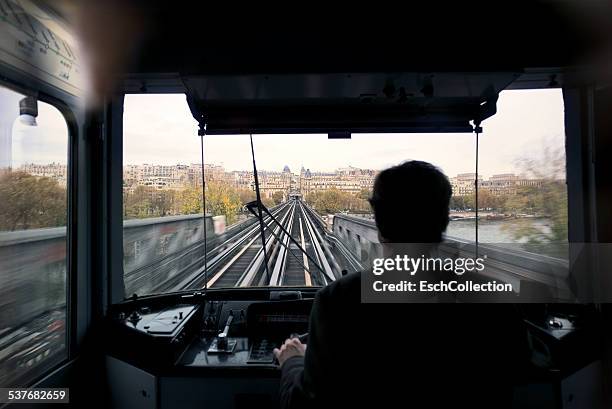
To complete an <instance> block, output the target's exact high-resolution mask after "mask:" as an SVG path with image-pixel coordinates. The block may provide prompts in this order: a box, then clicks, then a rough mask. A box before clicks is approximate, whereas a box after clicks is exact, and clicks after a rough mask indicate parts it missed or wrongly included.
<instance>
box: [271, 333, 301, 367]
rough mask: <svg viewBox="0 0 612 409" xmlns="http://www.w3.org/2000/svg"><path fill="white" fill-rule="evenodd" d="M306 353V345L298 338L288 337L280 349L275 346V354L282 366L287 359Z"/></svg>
mask: <svg viewBox="0 0 612 409" xmlns="http://www.w3.org/2000/svg"><path fill="white" fill-rule="evenodd" d="M305 353H306V345H305V344H302V343H301V342H300V340H299V339H297V338H290V339H286V340H285V343H284V344H283V345H282V346H281V347H280V349H278V348H274V356H275V357H276V359H278V363H279V364H280V366H283V364H284V363H285V361H286V360H287V359H289V358H291V357H294V356H304V354H305Z"/></svg>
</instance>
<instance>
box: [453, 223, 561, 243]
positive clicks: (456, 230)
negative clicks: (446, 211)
mask: <svg viewBox="0 0 612 409" xmlns="http://www.w3.org/2000/svg"><path fill="white" fill-rule="evenodd" d="M519 223H530V224H531V225H532V226H533V227H535V228H537V229H538V230H540V231H541V232H543V233H549V232H550V220H548V219H543V218H542V219H518V220H517V219H508V220H483V219H481V220H479V221H478V241H479V242H481V243H522V242H526V241H527V240H526V239H525V238H523V239H517V238H516V237H515V236H514V235H513V230H514V229H515V228H516V226H517V225H518V224H519ZM474 225H475V223H474V220H451V222H450V223H449V224H448V228H447V229H446V235H447V236H449V237H457V238H460V239H465V240H474V239H475V229H474Z"/></svg>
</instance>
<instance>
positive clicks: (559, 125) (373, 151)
mask: <svg viewBox="0 0 612 409" xmlns="http://www.w3.org/2000/svg"><path fill="white" fill-rule="evenodd" d="M483 128H484V133H483V134H482V135H481V138H480V170H481V173H482V174H484V175H485V176H490V175H491V174H496V173H506V172H518V170H517V167H516V160H517V159H520V158H524V157H535V158H538V157H539V155H540V154H541V151H542V149H543V147H544V146H545V145H548V146H550V145H554V146H559V147H562V146H563V145H564V125H563V99H562V95H561V90H559V89H551V90H528V91H504V92H502V93H501V95H500V98H499V101H498V112H497V114H496V115H495V116H493V117H492V118H490V119H488V120H486V121H484V122H483ZM124 134H125V138H124V163H129V164H140V163H160V164H162V163H163V164H175V163H199V162H200V145H199V138H198V137H197V136H196V135H197V125H196V122H195V120H194V119H193V118H192V116H191V114H190V112H189V108H188V107H187V103H186V102H185V96H184V95H176V94H175V95H127V96H126V101H125V112H124ZM253 138H254V144H255V155H256V159H257V167H258V169H265V170H278V171H280V170H282V168H283V166H284V165H288V166H289V167H290V168H291V170H292V171H294V172H298V171H299V169H300V167H301V166H304V167H305V168H310V169H311V170H317V171H330V170H334V169H336V168H339V167H345V166H349V165H350V166H355V167H360V168H370V169H382V168H385V167H387V166H390V165H394V164H397V163H400V162H402V161H405V160H408V159H419V160H426V161H429V162H432V163H434V164H435V165H437V166H439V167H441V168H442V169H443V170H444V171H445V173H446V174H448V175H449V176H454V175H456V174H457V173H463V172H471V171H473V169H474V157H475V155H474V149H475V147H474V135H473V134H355V135H353V136H352V138H351V139H350V140H328V139H327V135H254V136H253ZM205 161H206V163H215V164H222V165H223V166H224V167H225V168H226V170H242V169H244V170H248V169H250V168H251V156H250V145H249V137H248V135H224V136H215V135H208V136H206V137H205Z"/></svg>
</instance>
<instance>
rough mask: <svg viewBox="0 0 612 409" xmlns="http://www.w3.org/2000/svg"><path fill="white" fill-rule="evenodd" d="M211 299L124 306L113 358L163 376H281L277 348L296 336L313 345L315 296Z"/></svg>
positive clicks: (112, 319)
mask: <svg viewBox="0 0 612 409" xmlns="http://www.w3.org/2000/svg"><path fill="white" fill-rule="evenodd" d="M210 294H211V292H209V293H208V295H207V296H206V299H205V298H204V296H198V295H193V296H182V297H180V299H168V300H166V301H167V302H163V300H161V299H157V300H154V301H151V302H146V301H145V300H142V301H139V302H132V303H126V304H124V305H122V306H120V307H119V308H117V309H116V310H115V311H112V312H111V314H110V316H109V325H110V332H111V333H112V334H113V335H112V336H111V337H109V338H110V343H109V348H108V354H109V355H110V356H113V357H116V358H118V359H122V360H125V361H129V362H132V363H133V364H135V365H137V366H139V367H141V368H144V369H147V370H151V371H153V372H159V373H181V372H182V371H183V370H184V371H185V372H187V371H192V370H194V369H197V368H206V369H236V370H249V368H259V369H262V368H268V369H274V370H275V372H276V368H277V363H276V362H275V358H274V355H273V352H272V351H273V349H274V348H276V347H278V346H279V345H281V344H282V342H283V341H284V340H285V339H287V338H290V337H299V338H300V340H301V341H302V342H304V343H306V342H307V333H308V322H309V316H310V309H311V308H312V301H313V298H312V297H308V298H307V297H304V298H302V293H301V292H300V293H298V292H286V293H285V295H284V298H287V297H289V298H293V299H281V297H277V298H279V299H276V300H270V299H269V298H268V299H267V300H262V299H250V300H248V299H247V300H239V299H229V300H222V299H215V297H210V298H209V296H210ZM306 295H314V293H313V294H306ZM232 298H235V296H234V297H232ZM115 341H116V342H115Z"/></svg>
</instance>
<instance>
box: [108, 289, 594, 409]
mask: <svg viewBox="0 0 612 409" xmlns="http://www.w3.org/2000/svg"><path fill="white" fill-rule="evenodd" d="M315 293H316V289H302V290H270V289H265V288H248V289H231V290H210V291H208V292H206V293H203V292H193V293H179V294H167V295H161V296H151V297H142V298H135V299H131V300H128V301H126V302H124V303H121V304H117V305H114V306H112V307H111V309H110V311H109V313H108V314H107V319H106V328H105V331H104V334H105V336H104V341H103V345H104V349H105V351H104V352H105V353H104V356H105V361H106V369H107V381H108V386H109V389H110V398H111V406H112V407H117V408H122V407H126V408H127V407H130V408H133V407H139V408H166V407H181V408H190V407H193V408H196V407H197V408H201V407H207V406H210V407H233V408H240V407H249V408H252V407H262V406H265V407H276V405H277V403H276V399H277V393H278V388H279V379H280V371H279V368H278V363H277V362H276V361H275V358H274V355H273V349H274V348H275V347H277V346H279V345H280V344H282V342H283V341H284V340H285V339H287V338H290V337H299V338H300V340H302V342H304V343H307V342H308V326H309V316H310V310H311V308H312V303H313V300H314V296H315ZM521 308H522V310H523V312H524V315H525V317H526V318H525V322H526V323H527V328H528V330H529V337H530V340H531V341H530V343H531V346H532V361H533V362H534V363H535V364H536V366H539V368H538V367H534V368H533V370H532V371H531V374H530V375H529V377H530V378H531V380H527V381H526V385H527V386H526V387H524V388H523V389H522V392H521V389H520V388H519V389H518V391H519V392H520V394H521V395H522V396H525V397H529V396H531V397H533V396H535V395H534V394H536V395H537V394H541V395H542V396H549V391H548V390H544V391H543V389H542V388H541V386H538V385H544V384H546V385H547V384H551V385H562V383H563V382H566V383H567V380H568V379H570V380H571V379H574V378H576V377H581V379H582V378H584V377H585V376H587V377H588V376H595V375H593V373H594V372H593V371H594V370H595V369H596V368H595V369H593V368H594V367H593V366H592V365H591V366H585V365H586V364H587V363H589V362H593V360H596V357H593V356H591V355H592V354H591V353H589V351H590V349H589V348H588V345H592V344H593V342H594V341H593V339H594V338H593V337H594V334H593V331H592V330H590V329H592V328H595V327H596V325H593V324H594V323H592V322H591V323H589V322H587V321H585V317H589V316H591V315H592V314H591V313H589V309H588V307H587V306H583V307H582V308H577V306H565V307H564V306H562V305H558V306H556V307H555V313H554V314H553V313H552V311H551V310H550V309H548V308H546V307H545V306H543V305H535V304H533V305H523V306H521ZM564 310H566V311H564ZM570 358H571V359H570ZM585 368H586V369H585ZM534 385H535V386H534ZM526 399H527V398H526ZM547 399H548V398H547Z"/></svg>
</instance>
